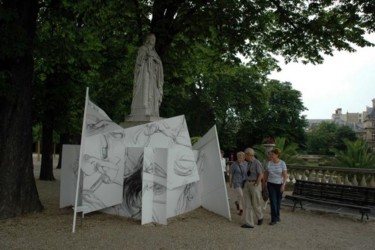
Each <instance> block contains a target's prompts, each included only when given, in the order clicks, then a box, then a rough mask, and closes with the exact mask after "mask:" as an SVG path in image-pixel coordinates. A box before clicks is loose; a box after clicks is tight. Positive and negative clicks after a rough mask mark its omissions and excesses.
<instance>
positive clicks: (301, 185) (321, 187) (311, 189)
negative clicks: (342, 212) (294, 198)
mask: <svg viewBox="0 0 375 250" xmlns="http://www.w3.org/2000/svg"><path fill="white" fill-rule="evenodd" d="M293 194H295V195H302V196H305V197H309V198H315V199H320V200H328V201H334V202H345V203H349V204H355V205H361V206H375V188H369V187H359V186H348V185H340V184H332V183H322V182H313V181H303V180H297V181H296V183H295V184H294V189H293Z"/></svg>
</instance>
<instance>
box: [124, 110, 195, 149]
mask: <svg viewBox="0 0 375 250" xmlns="http://www.w3.org/2000/svg"><path fill="white" fill-rule="evenodd" d="M125 134H126V136H125V143H126V144H127V145H128V146H129V147H155V148H171V147H173V146H174V145H180V146H184V147H188V148H190V147H191V142H190V136H189V131H188V129H187V125H186V121H185V117H184V116H183V115H181V116H176V117H173V118H169V119H164V120H160V121H155V122H151V123H147V124H143V125H139V126H135V127H131V128H126V129H125Z"/></svg>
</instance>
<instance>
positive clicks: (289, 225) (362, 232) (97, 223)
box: [0, 165, 375, 250]
mask: <svg viewBox="0 0 375 250" xmlns="http://www.w3.org/2000/svg"><path fill="white" fill-rule="evenodd" d="M35 173H37V176H38V174H39V170H38V166H37V165H36V167H35ZM59 174H60V170H57V169H56V170H55V177H56V179H57V180H56V181H54V182H48V181H39V180H37V181H36V182H37V186H38V191H39V195H40V199H41V201H42V203H43V205H44V207H45V209H44V211H43V212H42V213H37V214H29V215H24V216H21V217H17V218H12V219H7V220H0V249H258V250H259V249H374V248H375V237H374V236H375V222H374V220H373V219H371V220H370V221H367V222H361V221H360V220H359V219H358V218H359V216H357V217H354V216H342V215H338V214H329V213H321V212H320V213H317V212H310V211H301V210H296V212H294V213H292V212H291V209H290V208H289V207H283V208H282V211H281V217H282V222H281V223H279V224H277V225H275V226H269V225H268V222H269V221H270V215H269V208H267V210H266V212H265V223H264V224H263V225H262V226H257V227H256V228H254V229H243V228H241V227H240V225H241V224H242V220H241V218H240V217H239V216H238V215H237V214H236V213H235V208H234V204H233V202H232V201H233V200H231V202H230V205H231V212H232V221H228V220H227V219H225V218H223V217H220V216H218V215H216V214H213V213H211V212H209V211H207V210H205V209H202V208H200V209H197V210H195V211H193V212H190V213H187V214H184V215H181V216H178V217H175V218H172V219H169V220H168V225H167V226H161V225H154V224H149V225H145V226H141V225H140V222H139V221H134V220H131V219H127V218H122V217H117V216H112V215H106V214H102V213H99V212H98V213H96V212H95V213H91V214H87V215H86V216H85V219H84V221H83V223H82V224H81V222H80V219H79V218H78V220H77V227H76V233H74V234H73V233H71V231H72V221H73V211H72V209H71V208H65V209H59V189H60V181H59V178H60V177H59ZM229 195H230V197H234V196H233V193H232V190H229Z"/></svg>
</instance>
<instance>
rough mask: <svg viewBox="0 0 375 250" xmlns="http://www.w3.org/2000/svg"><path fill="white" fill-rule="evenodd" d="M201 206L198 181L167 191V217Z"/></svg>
mask: <svg viewBox="0 0 375 250" xmlns="http://www.w3.org/2000/svg"><path fill="white" fill-rule="evenodd" d="M200 206H201V200H200V196H199V194H198V182H192V183H189V184H186V185H183V186H180V187H177V188H174V189H173V190H169V189H168V191H167V218H170V217H173V216H177V215H180V214H184V213H187V212H190V211H192V210H194V209H196V208H198V207H200Z"/></svg>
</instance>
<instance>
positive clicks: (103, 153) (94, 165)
mask: <svg viewBox="0 0 375 250" xmlns="http://www.w3.org/2000/svg"><path fill="white" fill-rule="evenodd" d="M83 148H84V152H83V157H82V163H81V169H82V172H83V190H82V206H83V207H84V210H85V211H86V212H85V213H88V212H92V211H96V210H100V209H103V208H106V207H110V206H114V205H117V204H120V203H121V202H122V197H123V195H122V193H123V176H124V165H125V164H124V151H125V145H124V134H123V131H122V130H120V131H113V132H107V133H97V134H95V135H92V136H89V137H86V138H85V140H84V147H83Z"/></svg>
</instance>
